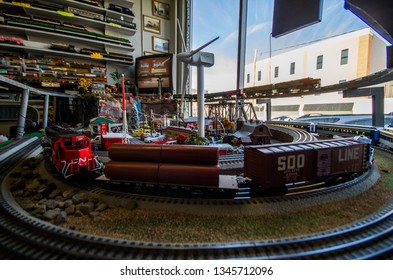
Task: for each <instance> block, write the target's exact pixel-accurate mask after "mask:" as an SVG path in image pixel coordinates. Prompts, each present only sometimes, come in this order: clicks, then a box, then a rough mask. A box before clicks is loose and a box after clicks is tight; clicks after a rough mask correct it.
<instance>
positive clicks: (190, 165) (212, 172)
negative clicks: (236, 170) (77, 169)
mask: <svg viewBox="0 0 393 280" xmlns="http://www.w3.org/2000/svg"><path fill="white" fill-rule="evenodd" d="M109 158H110V159H111V160H110V161H109V162H108V163H106V165H105V176H106V178H108V179H110V180H112V181H123V182H124V181H128V182H133V183H136V184H139V185H149V186H151V185H156V186H157V187H158V186H159V187H163V186H172V187H177V188H179V187H180V188H187V189H189V188H192V189H195V190H210V191H217V192H222V193H224V192H225V193H233V192H234V191H236V189H237V182H236V176H224V175H220V168H219V166H218V148H216V147H208V146H187V145H152V144H113V145H112V146H111V148H110V149H109Z"/></svg>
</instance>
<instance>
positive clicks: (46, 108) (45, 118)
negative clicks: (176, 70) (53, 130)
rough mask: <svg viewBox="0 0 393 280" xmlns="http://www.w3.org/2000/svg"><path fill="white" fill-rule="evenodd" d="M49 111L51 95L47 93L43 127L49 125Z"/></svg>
mask: <svg viewBox="0 0 393 280" xmlns="http://www.w3.org/2000/svg"><path fill="white" fill-rule="evenodd" d="M48 112H49V95H45V99H44V115H43V120H42V128H45V127H47V126H48Z"/></svg>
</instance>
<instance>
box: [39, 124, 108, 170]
mask: <svg viewBox="0 0 393 280" xmlns="http://www.w3.org/2000/svg"><path fill="white" fill-rule="evenodd" d="M43 146H44V148H45V147H49V148H50V150H51V151H50V155H49V158H50V160H51V162H52V164H53V166H54V167H55V168H56V169H57V171H58V172H59V173H61V174H62V175H63V176H64V177H69V176H72V175H75V174H80V173H86V172H90V171H94V170H99V169H102V167H103V164H102V163H101V162H99V161H98V160H97V157H96V156H95V155H94V154H93V152H92V148H91V140H90V138H89V137H87V136H86V135H83V134H81V133H77V132H75V131H73V130H67V129H63V128H61V127H56V126H48V127H46V129H45V138H44V140H43Z"/></svg>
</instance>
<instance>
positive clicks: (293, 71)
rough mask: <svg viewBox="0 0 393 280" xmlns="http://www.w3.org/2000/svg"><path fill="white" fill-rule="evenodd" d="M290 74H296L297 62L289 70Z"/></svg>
mask: <svg viewBox="0 0 393 280" xmlns="http://www.w3.org/2000/svg"><path fill="white" fill-rule="evenodd" d="M289 74H290V75H293V74H295V62H292V63H291V69H290V70H289Z"/></svg>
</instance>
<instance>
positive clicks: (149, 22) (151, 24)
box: [143, 15, 160, 34]
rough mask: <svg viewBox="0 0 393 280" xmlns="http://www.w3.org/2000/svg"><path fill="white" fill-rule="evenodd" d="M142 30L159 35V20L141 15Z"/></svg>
mask: <svg viewBox="0 0 393 280" xmlns="http://www.w3.org/2000/svg"><path fill="white" fill-rule="evenodd" d="M143 30H145V31H148V32H153V33H157V34H160V20H159V19H158V18H154V17H150V16H146V15H143Z"/></svg>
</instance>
